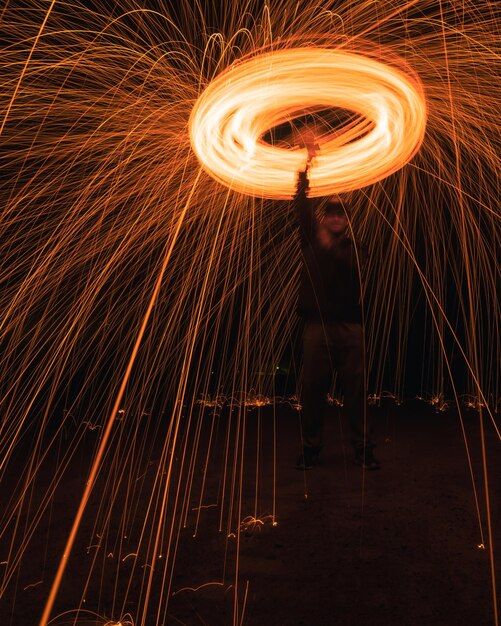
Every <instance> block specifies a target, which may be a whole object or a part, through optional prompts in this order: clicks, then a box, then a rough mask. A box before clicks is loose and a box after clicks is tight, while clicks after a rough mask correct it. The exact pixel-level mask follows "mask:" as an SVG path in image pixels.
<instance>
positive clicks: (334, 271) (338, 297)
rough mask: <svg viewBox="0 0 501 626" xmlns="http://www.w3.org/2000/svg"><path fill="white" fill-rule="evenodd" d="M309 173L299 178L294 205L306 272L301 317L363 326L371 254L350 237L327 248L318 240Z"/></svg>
mask: <svg viewBox="0 0 501 626" xmlns="http://www.w3.org/2000/svg"><path fill="white" fill-rule="evenodd" d="M307 191H308V179H307V174H306V172H301V173H300V174H299V180H298V187H297V193H296V196H295V198H294V205H295V209H296V212H297V217H298V222H299V231H300V241H301V252H302V261H303V263H302V268H301V282H300V286H299V295H298V303H297V311H298V314H299V315H300V316H302V317H305V318H321V319H323V320H325V321H328V320H336V321H343V322H357V323H361V322H362V306H361V288H360V274H361V271H362V269H363V267H364V265H365V261H366V258H367V252H366V250H365V248H364V247H363V246H361V245H357V246H355V243H354V242H353V240H352V239H351V238H350V237H348V236H343V237H339V238H337V240H336V241H335V243H334V245H333V246H332V247H330V248H328V249H327V248H325V247H323V246H322V245H321V244H320V240H319V237H318V230H319V221H318V218H317V217H316V215H315V204H314V202H313V201H312V200H311V199H310V198H308V196H307Z"/></svg>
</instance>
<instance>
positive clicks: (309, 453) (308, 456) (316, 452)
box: [296, 446, 320, 470]
mask: <svg viewBox="0 0 501 626" xmlns="http://www.w3.org/2000/svg"><path fill="white" fill-rule="evenodd" d="M319 463H320V448H316V447H315V448H307V447H306V446H305V447H304V448H303V451H302V452H301V454H300V455H299V457H298V460H297V462H296V469H298V470H311V469H313V468H314V467H315V466H316V465H318V464H319Z"/></svg>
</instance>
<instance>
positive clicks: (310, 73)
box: [190, 42, 426, 199]
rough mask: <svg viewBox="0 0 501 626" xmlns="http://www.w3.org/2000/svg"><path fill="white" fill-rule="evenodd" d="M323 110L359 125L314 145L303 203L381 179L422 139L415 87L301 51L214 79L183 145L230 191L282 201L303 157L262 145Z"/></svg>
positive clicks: (384, 69) (391, 74)
mask: <svg viewBox="0 0 501 626" xmlns="http://www.w3.org/2000/svg"><path fill="white" fill-rule="evenodd" d="M292 43H293V42H292ZM378 54H379V57H381V56H383V55H384V52H383V50H381V49H379V50H378ZM329 108H338V109H344V110H347V111H350V112H351V113H352V114H354V115H355V116H356V117H358V116H359V117H360V119H358V120H357V121H355V122H354V123H353V124H350V125H349V126H348V127H346V128H344V129H343V130H342V131H340V130H339V129H337V128H333V129H331V130H330V132H325V133H324V134H323V135H322V136H320V137H319V138H318V143H319V150H320V152H319V155H318V156H317V157H316V159H315V168H314V169H313V170H312V172H311V176H310V187H311V192H310V193H311V195H312V196H327V195H331V194H334V193H342V192H346V191H353V190H354V189H359V188H361V187H366V186H368V185H371V184H374V183H376V182H378V181H380V180H381V179H383V178H386V177H387V176H389V175H390V174H393V173H394V172H395V171H397V170H398V169H400V168H401V167H403V166H404V165H405V164H406V163H407V162H408V161H409V160H410V159H411V158H412V157H413V156H414V154H415V153H416V151H417V149H418V148H419V146H420V145H421V142H422V140H423V137H424V130H425V125H426V104H425V100H424V96H423V93H422V90H421V86H420V84H419V82H418V81H417V80H416V79H414V80H412V81H411V79H410V78H408V77H407V76H406V75H405V74H403V73H402V72H401V71H398V70H397V69H396V68H394V67H391V66H390V65H387V64H384V63H381V62H380V61H376V60H375V59H371V58H369V57H367V56H364V55H360V54H353V53H350V52H345V51H343V50H342V49H341V50H339V49H328V48H315V47H309V48H290V49H285V50H278V51H274V52H268V53H263V54H261V55H259V56H255V57H252V58H251V59H250V60H247V61H245V62H242V63H237V64H236V65H233V66H231V67H230V69H229V70H228V71H226V72H223V73H222V74H221V75H219V76H218V77H217V78H216V79H215V80H214V81H213V82H212V83H211V84H210V85H209V86H208V87H207V89H206V90H205V91H204V92H203V94H202V95H201V96H200V98H199V99H198V101H197V103H196V104H195V107H194V109H193V113H192V116H191V124H190V131H191V141H192V145H193V148H194V150H195V152H196V153H197V155H198V157H199V159H200V160H201V162H202V164H203V165H205V167H206V169H207V170H208V172H209V173H211V174H212V175H213V176H214V177H215V178H216V180H219V181H220V182H222V183H224V184H225V185H227V186H228V187H230V189H232V190H234V191H240V192H242V193H250V194H253V195H257V196H264V197H267V198H275V199H288V198H289V199H290V198H292V196H293V195H294V191H295V186H296V172H298V171H299V170H300V169H304V166H305V163H306V159H307V154H306V150H305V149H304V148H303V149H302V150H290V149H287V148H281V147H272V146H270V145H269V144H268V145H267V144H266V143H264V142H263V141H262V137H263V136H264V135H265V134H266V133H267V132H269V131H270V130H271V129H272V128H274V127H276V126H280V125H281V124H284V123H287V122H292V123H293V121H294V117H295V116H298V115H299V116H301V115H304V114H305V112H306V111H308V110H312V111H315V110H326V109H327V110H328V109H329Z"/></svg>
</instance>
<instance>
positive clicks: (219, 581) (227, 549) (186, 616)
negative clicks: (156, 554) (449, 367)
mask: <svg viewBox="0 0 501 626" xmlns="http://www.w3.org/2000/svg"><path fill="white" fill-rule="evenodd" d="M371 414H372V415H373V419H374V422H375V430H376V438H377V442H378V446H377V450H376V452H377V454H376V456H377V457H378V458H379V460H380V461H381V464H382V469H381V470H379V471H374V472H363V471H362V470H361V469H360V468H359V467H357V466H356V465H355V464H354V463H353V460H352V455H351V450H350V447H349V444H348V433H347V429H346V425H345V424H344V422H343V420H342V419H340V418H339V412H338V410H337V409H333V411H332V416H331V419H329V421H328V423H327V429H326V446H325V448H324V451H323V463H322V465H321V466H319V467H317V468H315V469H313V470H312V471H309V472H301V471H298V470H296V469H295V467H294V464H295V459H296V457H297V455H298V452H299V449H300V446H299V421H298V414H297V412H296V411H294V410H292V409H291V408H290V407H287V406H280V405H279V406H277V409H276V413H275V421H274V420H273V412H272V409H271V408H270V407H268V408H265V409H263V410H262V411H258V410H255V411H254V412H253V411H249V412H248V414H247V417H246V423H245V429H246V436H245V440H244V444H243V445H244V458H245V464H244V465H242V466H239V468H238V472H237V478H238V477H239V476H240V473H239V472H240V470H241V471H242V474H241V475H242V479H243V483H242V492H241V499H239V498H235V499H234V501H235V502H241V509H240V510H238V509H237V510H234V511H233V513H232V514H231V515H230V514H228V516H223V517H222V516H221V506H211V504H212V503H214V502H218V503H219V505H220V504H221V472H220V471H213V468H217V467H221V461H222V459H223V458H224V441H225V436H224V433H225V432H227V431H226V430H225V428H224V427H223V425H224V424H223V422H224V419H225V418H223V417H221V418H218V420H219V421H218V430H217V431H216V436H215V437H214V440H213V443H212V457H211V458H212V462H211V464H210V465H209V466H208V469H207V472H206V473H205V474H203V479H204V480H205V483H204V485H205V487H204V491H203V499H202V501H201V502H202V509H200V518H199V523H198V524H197V521H196V519H197V512H196V510H195V509H196V508H197V507H196V497H195V496H196V494H198V493H200V490H199V486H200V484H201V481H202V478H201V473H200V472H198V473H196V477H195V479H194V487H193V500H194V502H193V503H192V504H193V506H192V505H190V507H189V509H190V515H189V516H188V517H187V523H186V525H185V527H181V528H180V529H179V534H178V536H177V533H176V537H177V542H176V546H177V552H176V561H175V567H174V569H173V573H172V574H173V577H172V581H171V584H167V583H166V582H165V581H161V582H160V583H159V585H158V588H157V589H156V590H153V591H152V596H151V598H152V600H151V604H152V605H154V604H155V601H156V597H157V595H158V594H161V589H163V590H164V593H166V589H167V590H168V592H169V594H170V600H169V603H168V607H167V613H166V614H165V620H164V623H165V624H166V625H170V624H172V625H177V624H186V625H188V626H196V625H202V624H207V625H211V626H227V625H228V626H231V625H232V624H234V623H238V624H239V625H240V624H241V625H242V626H244V625H245V626H303V625H304V626H317V625H326V626H362V625H365V624H370V625H371V626H397V625H398V626H418V625H419V626H422V625H423V624H426V625H427V626H463V625H464V626H474V625H475V626H476V625H479V626H494V625H495V619H494V605H493V590H492V571H491V559H490V551H489V534H488V523H487V514H486V500H485V488H484V476H483V465H482V449H481V437H480V428H479V416H478V413H476V412H474V411H467V412H464V413H463V424H464V429H465V430H464V433H463V430H462V427H461V422H460V420H459V417H458V413H457V412H456V411H455V410H450V411H447V412H445V413H435V412H434V411H433V410H432V408H431V407H429V406H428V405H425V404H423V403H419V402H417V401H412V402H407V403H404V404H403V405H401V406H395V405H393V404H391V403H390V404H388V405H385V406H382V407H372V408H371ZM274 427H275V428H276V443H277V445H276V481H275V482H274V480H273V476H274V467H275V466H274V464H273V445H272V442H273V428H274ZM202 430H203V432H202V433H201V438H200V442H201V443H200V449H203V448H204V446H205V445H206V442H207V432H208V431H207V429H205V428H204V429H202ZM343 430H344V432H343ZM464 435H466V441H467V443H468V453H469V455H470V459H471V467H472V468H473V480H472V475H471V473H470V468H469V463H468V455H467V451H466V446H465V438H464ZM485 435H486V444H487V459H488V471H489V479H490V490H489V493H490V506H491V521H492V535H493V540H494V556H495V557H496V559H497V560H496V575H497V580H498V581H499V580H501V569H500V566H499V563H500V562H501V556H500V555H499V550H500V546H501V526H500V523H501V491H500V488H501V457H500V454H499V447H500V442H499V440H498V438H497V436H496V433H495V431H494V428H493V427H492V426H491V425H490V424H489V420H488V419H486V420H485ZM92 437H96V435H95V434H93V433H87V435H86V440H85V441H83V443H82V445H81V449H80V450H78V452H77V454H75V455H74V456H73V458H72V461H71V463H70V464H69V466H68V470H67V471H66V472H65V474H64V475H63V476H62V478H61V481H60V484H59V487H58V490H57V494H56V496H55V498H54V500H53V501H52V505H51V506H50V507H49V508H48V509H47V513H46V514H45V515H44V516H43V518H42V519H41V520H40V523H39V524H38V526H37V528H36V529H34V530H33V533H31V530H30V528H29V527H27V528H26V529H25V531H26V535H25V536H26V538H27V541H28V542H29V544H28V549H27V550H26V551H25V557H24V559H23V561H22V563H20V565H19V568H18V570H17V576H16V577H14V578H13V579H12V580H11V581H10V583H9V585H8V586H7V590H6V592H5V594H4V597H3V599H2V600H1V601H0V602H1V605H0V606H1V615H2V618H1V620H0V623H1V624H2V626H4V625H5V626H31V625H33V624H38V620H39V619H40V615H41V612H42V609H43V604H44V601H45V600H46V598H47V595H48V591H49V589H50V583H51V581H52V579H53V577H54V572H55V569H56V567H57V563H58V559H59V556H60V554H61V552H62V550H63V547H64V542H65V540H66V537H67V535H68V530H69V527H70V526H71V522H72V519H73V516H74V511H75V510H76V506H77V504H78V500H79V497H80V495H81V493H82V489H83V486H84V484H85V479H86V471H85V469H84V468H87V467H88V462H89V460H90V458H91V457H92V454H93V450H94V449H95V443H96V440H95V439H94V440H92ZM160 439H161V438H159V436H158V433H157V434H156V436H155V440H156V443H155V441H153V442H152V444H151V448H150V449H149V452H148V458H149V459H150V460H149V466H150V467H153V465H154V463H155V462H156V461H155V459H158V457H159V455H160V450H161V446H160ZM58 454H59V456H58V457H57V458H54V460H53V463H54V465H53V466H54V467H56V466H57V463H60V460H61V458H62V456H61V455H62V452H61V449H60V450H59V452H58ZM258 455H259V458H257V457H258ZM145 458H146V457H145ZM25 462H26V458H24V457H23V454H22V453H21V452H20V453H18V455H17V460H16V461H15V464H14V465H11V467H10V470H9V471H10V472H11V474H10V476H11V479H10V480H13V479H14V477H15V475H16V463H17V464H18V466H17V469H18V471H19V472H20V470H21V467H22V464H23V463H25ZM110 468H111V466H110ZM256 468H258V470H257V473H256ZM110 471H116V468H115V470H113V469H112V468H111V469H110ZM45 472H46V476H45V479H44V480H45V481H46V485H49V484H50V472H49V471H47V470H45ZM155 475H156V474H155V471H150V472H149V473H147V475H146V478H144V477H143V482H144V493H148V492H149V491H150V492H151V491H152V490H153V489H154V485H153V481H154V478H155ZM7 478H8V477H7ZM132 478H135V479H137V477H131V476H130V475H129V476H124V477H123V479H122V483H124V482H127V480H128V481H130V480H131V479H132ZM148 481H151V484H149V483H148ZM237 482H238V481H237ZM256 483H257V487H256ZM473 483H474V484H475V488H476V493H477V497H478V511H477V506H476V500H475V491H474V488H473ZM7 484H9V483H8V482H7ZM39 489H40V490H41V492H43V489H44V485H42V484H41V483H40V484H39ZM103 489H104V487H103ZM103 492H104V491H103ZM256 493H257V496H256ZM98 495H99V485H98V488H97V493H95V495H94V497H93V498H92V499H91V501H90V502H89V506H88V507H87V511H86V516H85V518H84V521H83V524H82V527H81V530H80V532H79V539H77V542H76V544H75V547H74V551H73V554H72V558H71V559H70V562H69V565H68V569H67V571H66V574H65V577H64V580H63V585H62V587H61V591H60V594H59V596H58V599H57V603H56V606H55V608H54V615H59V616H60V617H58V619H56V620H55V622H54V624H56V625H57V626H59V625H62V624H68V625H69V624H73V623H75V624H78V625H80V624H82V625H83V624H85V626H90V625H91V624H92V625H93V624H104V623H106V621H103V619H101V620H98V619H97V618H94V617H93V616H94V615H95V614H99V615H100V616H108V619H109V620H111V619H114V620H115V621H118V616H117V612H118V605H119V603H118V602H116V601H115V603H114V604H113V602H111V600H110V598H111V597H113V598H117V597H122V596H123V597H127V598H128V600H127V602H126V604H125V605H120V613H121V615H122V622H123V623H124V624H125V623H126V619H125V617H123V616H124V614H125V613H124V606H125V609H126V610H127V612H129V613H130V615H131V616H132V617H133V620H134V623H135V624H138V623H139V618H138V616H137V615H136V612H135V609H136V607H135V606H134V597H135V596H136V595H137V596H138V597H139V596H141V594H144V583H142V582H141V580H143V581H144V578H141V579H139V578H138V581H137V584H136V583H133V584H132V585H131V586H130V587H129V589H128V592H127V593H125V591H126V589H125V587H124V588H123V589H122V587H121V586H122V585H126V582H121V579H123V580H124V581H129V580H131V578H130V576H129V574H130V572H131V568H132V562H133V561H134V559H133V558H126V559H125V560H124V558H125V557H126V556H127V554H132V553H134V546H133V545H130V544H127V545H125V539H123V540H122V543H117V537H119V535H120V533H121V532H122V531H121V528H120V525H119V523H118V522H116V521H115V518H114V515H111V516H110V518H109V519H108V520H107V523H106V528H107V537H108V540H107V544H106V547H104V546H102V547H101V549H92V548H91V549H89V538H90V537H92V536H93V533H95V532H97V526H96V520H97V519H100V520H103V519H106V515H104V513H103V511H102V504H100V499H99V497H98ZM306 496H307V497H306ZM124 497H125V496H124ZM218 498H219V500H218ZM8 499H9V494H8V493H6V489H5V486H4V487H3V488H2V501H3V502H6V501H8ZM34 500H36V497H35V498H34ZM117 501H120V498H118V500H117ZM145 502H146V500H144V502H143V501H141V499H140V498H139V499H138V500H137V501H136V502H134V519H135V520H136V521H137V524H138V528H139V527H140V526H141V523H140V521H141V519H146V516H147V511H146V508H145V507H146V504H145ZM227 504H229V501H228V503H227ZM129 506H130V502H129ZM116 508H117V507H116V506H115V510H116ZM273 513H275V517H274V518H273V517H272V515H273ZM238 517H240V519H241V520H244V519H245V518H248V519H247V522H248V523H247V524H246V525H244V526H241V532H240V533H236V535H239V536H234V535H235V533H231V532H228V531H231V519H236V518H238ZM252 518H254V519H252ZM117 519H118V517H117ZM221 519H223V524H222V528H221V527H220V526H221ZM273 519H274V520H275V522H276V525H273V523H272V522H273ZM228 520H230V521H228ZM20 523H21V524H22V523H25V520H20ZM101 526H102V524H101ZM237 526H238V525H237ZM233 530H235V528H233ZM138 532H139V531H138ZM166 532H167V531H166ZM194 535H195V536H194ZM228 535H230V536H228ZM129 540H130V538H129V539H127V541H129ZM482 543H483V544H484V548H482V547H481V544H482ZM8 545H9V542H8V537H5V538H4V542H3V543H2V544H0V550H1V551H0V561H6V560H8V558H9V557H10V556H11V555H9V552H8ZM103 550H105V551H106V552H107V553H108V554H106V555H104V557H107V558H104V557H103ZM110 555H111V556H110ZM101 557H103V558H101ZM237 557H238V576H236V574H235V572H236V569H237V562H236V561H237ZM93 559H97V560H96V561H95V562H96V563H97V566H95V567H94V570H93V574H92V577H91V578H90V579H89V580H87V576H88V572H89V568H90V566H91V563H92V562H93ZM99 559H101V560H99ZM136 564H137V561H136ZM2 567H5V565H2ZM144 567H145V566H144V565H143V568H144ZM142 572H144V569H143V570H142ZM117 573H118V575H117ZM138 573H140V574H141V576H142V573H141V569H140V568H138ZM117 581H118V582H117ZM142 585H143V586H142ZM235 586H236V587H237V594H236V595H235ZM498 593H499V589H498ZM138 594H139V595H138ZM155 594H157V595H155ZM158 597H160V596H158ZM235 597H236V598H237V607H238V620H237V621H235ZM82 598H85V603H84V602H83V600H82ZM79 606H80V608H81V609H82V610H81V612H80V613H79V614H78V618H77V619H76V620H75V615H77V614H76V613H71V614H67V615H66V616H64V615H63V614H64V612H65V611H75V609H77V608H78V607H79ZM94 612H95V613H94ZM145 623H146V624H151V625H152V626H153V625H154V624H156V623H157V621H156V617H154V616H153V614H152V615H151V616H149V617H147V619H146V622H145ZM158 623H160V622H158Z"/></svg>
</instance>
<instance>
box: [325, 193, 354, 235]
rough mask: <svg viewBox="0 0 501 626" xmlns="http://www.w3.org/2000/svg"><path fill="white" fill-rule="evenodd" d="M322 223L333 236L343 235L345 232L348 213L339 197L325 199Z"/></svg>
mask: <svg viewBox="0 0 501 626" xmlns="http://www.w3.org/2000/svg"><path fill="white" fill-rule="evenodd" d="M322 223H323V225H324V226H325V227H326V228H327V229H328V230H329V232H330V233H331V234H333V235H344V234H345V233H346V232H347V230H348V213H347V209H346V207H345V206H344V205H343V203H342V202H341V200H340V198H339V196H331V197H330V198H328V199H327V202H326V204H325V206H324V218H323V221H322Z"/></svg>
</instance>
